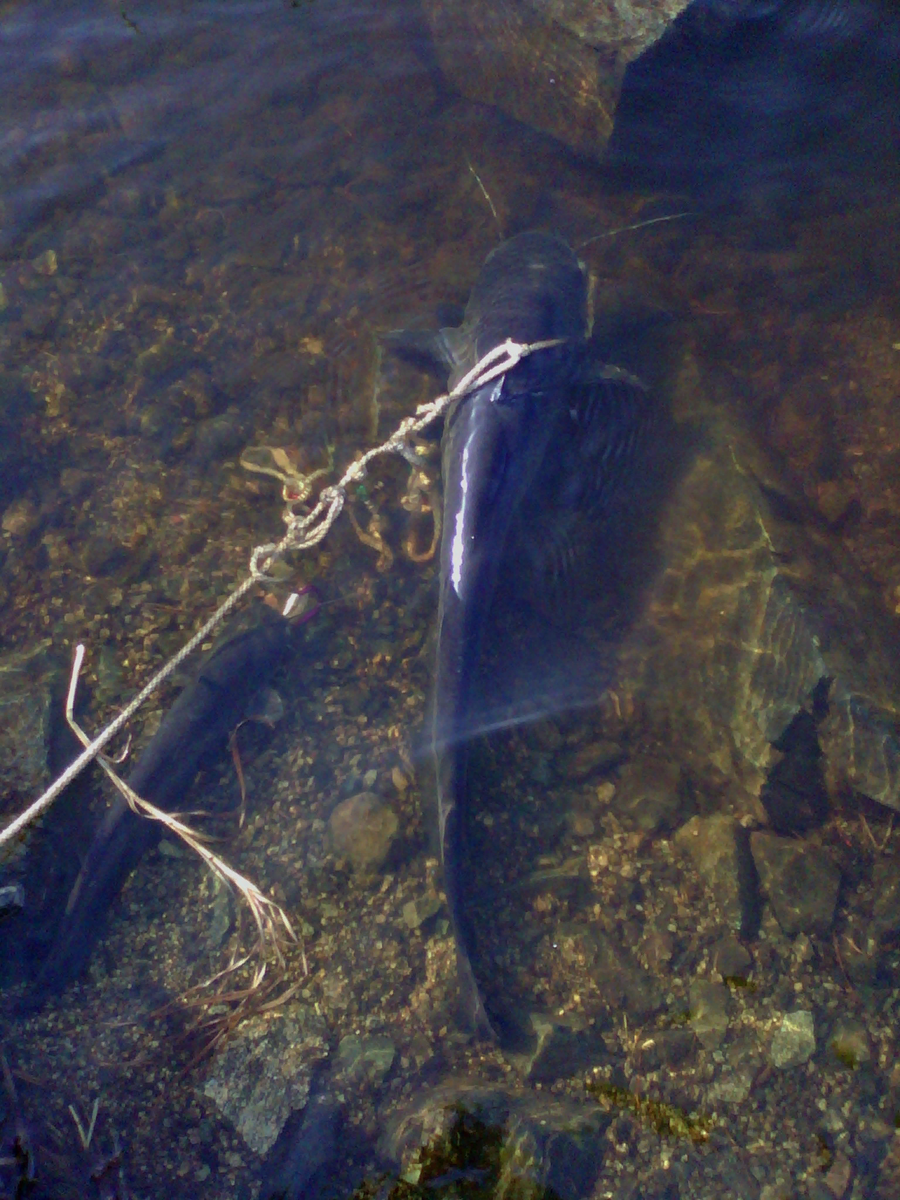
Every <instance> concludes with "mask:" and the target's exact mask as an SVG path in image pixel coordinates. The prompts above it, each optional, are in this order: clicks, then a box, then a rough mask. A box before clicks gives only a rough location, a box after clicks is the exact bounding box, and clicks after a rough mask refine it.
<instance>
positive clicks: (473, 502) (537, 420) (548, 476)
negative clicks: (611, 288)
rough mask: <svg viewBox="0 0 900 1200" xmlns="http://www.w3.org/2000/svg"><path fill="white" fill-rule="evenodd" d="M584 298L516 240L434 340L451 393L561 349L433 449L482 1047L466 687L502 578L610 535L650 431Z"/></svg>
mask: <svg viewBox="0 0 900 1200" xmlns="http://www.w3.org/2000/svg"><path fill="white" fill-rule="evenodd" d="M587 295H588V292H587V278H586V274H585V272H584V270H583V268H582V266H581V264H580V263H579V262H578V260H577V259H576V257H575V255H574V254H573V253H572V251H571V250H570V249H569V248H568V246H567V245H566V244H565V243H564V242H562V241H561V240H560V239H558V238H556V237H553V236H551V235H549V234H543V233H528V234H522V235H520V236H519V237H516V238H513V239H511V240H509V241H508V242H505V243H503V244H502V245H501V246H500V247H498V249H497V250H495V251H494V252H493V253H492V254H491V255H490V257H489V258H488V259H487V261H486V263H485V265H484V267H483V269H482V272H481V275H480V276H479V279H478V281H477V282H476V284H475V287H474V288H473V291H472V294H471V297H470V300H469V304H468V306H467V309H466V315H465V320H464V323H463V325H462V326H461V327H460V329H458V330H453V331H444V333H443V334H442V335H441V346H442V349H443V353H444V355H445V359H446V360H447V363H448V365H449V366H450V368H451V372H450V381H451V383H453V382H454V381H455V379H457V378H459V377H460V376H461V375H462V373H463V372H465V371H466V370H468V369H469V368H470V367H471V366H472V365H474V363H475V362H477V361H478V360H479V359H480V358H481V357H482V356H483V355H485V354H486V353H487V352H488V351H490V350H491V349H493V348H494V347H495V346H497V345H499V344H501V343H502V342H503V341H505V340H506V339H507V338H511V339H513V340H515V341H519V342H524V343H531V342H535V341H542V340H546V339H553V338H561V339H563V344H562V345H560V346H558V347H555V348H552V349H547V350H542V351H539V352H537V353H535V354H534V355H533V356H531V357H530V358H528V359H526V360H525V361H524V362H522V363H521V364H520V365H519V366H517V367H516V368H515V369H513V370H512V371H510V372H508V373H507V374H506V375H505V376H502V377H501V378H500V379H498V380H495V381H493V382H492V383H490V384H487V385H485V386H484V387H482V388H480V389H478V390H477V391H475V392H473V393H471V394H469V395H467V396H464V397H463V398H461V399H460V400H459V401H457V402H456V404H455V406H454V407H453V408H452V409H451V410H450V412H449V414H448V417H447V420H446V423H445V430H444V435H443V442H442V473H443V486H444V507H443V533H442V541H441V560H440V602H439V614H438V637H437V654H436V668H435V682H434V697H433V718H432V719H433V725H432V744H433V750H434V758H435V770H436V781H437V819H438V831H439V842H440V852H441V858H442V863H443V869H444V884H445V889H446V893H447V899H448V904H449V908H450V913H451V917H452V921H453V926H454V930H455V933H456V939H457V948H458V960H459V975H460V985H461V992H462V1001H463V1006H464V1009H465V1010H466V1013H467V1016H468V1018H469V1021H470V1023H471V1024H473V1025H474V1027H475V1030H476V1032H477V1033H479V1034H480V1035H482V1036H488V1037H493V1036H494V1032H495V1030H494V1026H495V1024H496V1022H495V1020H492V1018H491V1016H489V1014H488V1012H487V1010H486V1008H485V1005H484V1001H483V998H482V993H481V990H480V989H479V987H478V984H477V982H476V979H475V974H474V971H473V967H472V959H471V952H472V932H471V927H470V922H469V918H468V915H467V912H466V898H467V892H468V891H469V888H468V887H467V867H466V847H465V841H466V837H465V828H466V819H467V815H466V808H467V791H468V789H467V769H468V753H469V752H468V744H469V741H470V739H471V737H472V736H474V735H475V734H477V733H478V732H479V726H478V720H477V719H476V718H475V717H474V715H473V714H474V708H475V705H476V699H475V697H476V690H477V683H476V679H477V676H478V673H479V666H480V661H481V658H482V651H483V646H484V639H485V631H486V629H487V625H488V620H489V616H490V612H491V608H492V605H493V603H494V599H495V596H496V594H497V591H498V586H499V585H500V583H501V582H502V580H503V577H504V576H505V575H506V574H508V573H509V572H510V571H517V572H520V571H521V561H522V560H523V559H525V560H528V559H530V560H531V562H532V564H533V567H534V570H533V575H534V577H535V578H540V577H541V576H542V575H543V576H544V577H545V578H544V583H545V584H546V588H547V589H552V586H553V583H554V581H557V582H558V580H559V578H560V576H561V575H563V574H565V570H566V563H567V562H568V561H570V560H571V559H572V558H574V557H576V556H575V555H574V553H571V551H572V547H573V543H574V533H575V530H576V529H577V528H578V527H579V525H580V524H583V522H584V520H585V518H588V519H589V520H591V521H593V522H594V525H595V526H597V522H598V520H601V521H602V520H604V519H605V520H606V521H607V523H610V522H612V523H613V524H614V523H615V511H616V508H617V505H619V503H620V501H621V498H622V496H623V495H625V494H626V493H627V492H628V488H627V487H625V486H623V482H624V480H625V477H626V475H627V472H628V469H629V466H630V464H631V462H632V460H633V458H634V451H635V447H636V446H637V445H638V444H639V443H640V442H641V440H642V439H643V436H644V432H645V430H646V428H647V426H648V424H649V421H648V413H649V412H650V408H651V406H650V402H649V397H648V395H647V393H646V390H645V389H644V388H643V387H642V385H641V384H640V383H639V382H638V381H637V380H635V379H634V378H633V377H631V376H629V375H627V374H626V373H625V372H623V371H618V370H616V369H615V368H608V367H606V366H605V365H604V364H603V363H601V362H598V361H596V357H595V355H594V353H593V350H592V347H591V345H590V343H589V340H588V303H587ZM542 586H543V585H542ZM535 715H538V714H535ZM481 728H484V726H481Z"/></svg>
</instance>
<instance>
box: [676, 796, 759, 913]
mask: <svg viewBox="0 0 900 1200" xmlns="http://www.w3.org/2000/svg"><path fill="white" fill-rule="evenodd" d="M675 843H676V845H677V846H679V847H680V849H682V850H684V851H685V852H686V853H688V854H690V856H691V858H692V859H693V860H694V863H695V864H696V867H697V870H698V872H699V873H700V875H701V877H702V878H703V880H704V881H705V882H706V884H707V886H708V887H709V888H710V890H711V891H712V893H713V895H714V896H715V898H716V901H717V902H718V904H719V906H720V908H721V909H722V914H723V916H724V917H725V919H726V921H727V922H728V924H729V925H730V926H731V927H732V928H733V929H735V930H741V929H749V928H750V927H751V925H752V924H753V920H754V916H755V896H754V894H753V881H752V879H751V877H750V872H751V869H750V866H749V862H748V850H747V845H746V836H745V835H744V831H743V830H742V829H741V827H740V825H739V824H738V822H737V821H735V820H734V819H733V818H732V817H729V816H725V815H724V814H723V815H719V816H712V817H691V819H690V821H688V822H687V823H686V824H685V825H682V827H681V828H680V829H679V830H678V832H677V834H676V835H675Z"/></svg>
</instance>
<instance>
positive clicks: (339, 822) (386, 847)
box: [328, 792, 400, 873]
mask: <svg viewBox="0 0 900 1200" xmlns="http://www.w3.org/2000/svg"><path fill="white" fill-rule="evenodd" d="M399 827H400V823H399V821H398V820H397V814H396V813H395V812H394V810H393V809H392V808H391V806H390V805H389V804H387V803H386V802H385V801H383V800H381V799H380V798H379V797H378V796H376V795H375V794H374V792H360V793H359V794H358V795H356V796H350V797H349V798H348V799H347V800H342V801H341V803H340V804H339V805H338V806H337V808H336V809H335V810H334V812H333V813H332V814H331V817H330V819H329V821H328V829H329V832H330V834H331V842H332V845H333V846H334V849H335V852H336V853H337V854H339V855H341V856H343V857H345V858H348V859H349V860H350V862H351V863H352V864H353V866H354V867H355V868H356V869H357V870H358V871H361V872H363V873H366V872H373V871H377V870H378V869H379V868H380V867H382V866H384V864H385V863H386V862H387V861H388V859H389V858H390V855H391V851H392V849H393V848H394V845H395V842H396V838H397V831H398V829H399Z"/></svg>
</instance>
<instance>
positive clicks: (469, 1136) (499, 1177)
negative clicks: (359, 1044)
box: [379, 1080, 612, 1200]
mask: <svg viewBox="0 0 900 1200" xmlns="http://www.w3.org/2000/svg"><path fill="white" fill-rule="evenodd" d="M611 1120H612V1118H611V1117H610V1116H609V1115H608V1114H607V1113H606V1112H604V1111H603V1109H602V1108H601V1107H600V1106H599V1105H598V1104H596V1103H592V1102H591V1103H585V1104H577V1103H574V1102H572V1101H568V1100H564V1099H561V1098H557V1097H553V1096H550V1095H546V1094H542V1093H539V1092H534V1091H531V1090H529V1089H525V1088H523V1089H511V1088H510V1089H506V1088H504V1089H500V1088H492V1087H488V1086H480V1085H478V1084H477V1083H474V1084H473V1083H471V1082H465V1081H462V1080H450V1081H448V1082H446V1083H444V1084H442V1085H441V1086H439V1087H436V1088H432V1089H429V1090H428V1091H427V1092H425V1093H423V1094H421V1095H419V1096H417V1097H416V1098H415V1099H414V1100H413V1101H412V1103H409V1104H406V1105H405V1106H404V1107H403V1108H402V1109H400V1110H399V1111H397V1112H395V1113H394V1114H393V1116H392V1118H391V1119H390V1120H389V1123H388V1129H387V1132H386V1133H385V1136H384V1137H383V1138H382V1140H381V1143H380V1146H379V1149H380V1151H381V1153H382V1154H383V1155H384V1156H385V1157H386V1158H387V1159H389V1160H391V1161H393V1162H394V1163H396V1164H397V1166H398V1168H399V1170H400V1172H401V1177H402V1178H403V1179H404V1180H405V1181H406V1182H407V1183H410V1184H413V1185H419V1186H420V1187H427V1186H428V1185H429V1184H430V1183H432V1182H434V1183H435V1184H436V1183H437V1181H438V1180H442V1181H443V1180H446V1179H448V1177H454V1176H455V1177H457V1178H473V1179H478V1181H479V1185H480V1187H479V1191H480V1194H483V1195H492V1196H494V1197H504V1198H507V1200H512V1198H513V1197H515V1198H516V1200H538V1198H539V1197H545V1196H548V1195H555V1196H557V1197H559V1200H579V1198H580V1197H582V1196H587V1195H590V1194H591V1192H592V1189H593V1187H594V1184H595V1182H596V1180H597V1177H598V1175H599V1173H600V1168H601V1166H602V1163H603V1157H604V1152H605V1148H606V1139H605V1133H606V1130H607V1128H608V1126H609V1124H610V1123H611ZM451 1172H452V1176H451V1174H450V1173H451Z"/></svg>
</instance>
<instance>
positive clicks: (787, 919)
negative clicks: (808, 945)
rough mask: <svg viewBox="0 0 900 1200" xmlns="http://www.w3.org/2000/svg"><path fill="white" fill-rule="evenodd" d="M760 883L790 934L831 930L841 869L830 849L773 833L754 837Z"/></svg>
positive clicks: (784, 927)
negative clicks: (830, 853)
mask: <svg viewBox="0 0 900 1200" xmlns="http://www.w3.org/2000/svg"><path fill="white" fill-rule="evenodd" d="M750 845H751V847H752V850H753V861H754V862H755V863H756V868H757V870H758V871H759V878H760V883H761V886H762V888H763V891H764V893H765V895H766V896H767V898H768V901H769V903H770V904H771V906H772V910H773V912H774V913H775V916H776V917H777V919H778V923H779V925H780V926H781V928H782V929H783V930H784V932H785V933H787V934H796V933H816V934H819V935H820V936H821V935H824V934H827V933H828V931H829V930H830V928H831V926H832V923H833V921H834V910H835V905H836V903H837V898H838V891H839V889H840V885H841V873H840V870H839V869H838V867H837V866H836V865H835V862H834V860H833V859H832V858H831V857H830V855H829V854H828V853H827V851H823V850H821V849H819V848H817V847H815V846H808V845H805V844H804V843H803V842H798V841H792V840H789V839H786V838H781V837H778V836H777V835H775V834H770V833H754V834H752V835H751V838H750Z"/></svg>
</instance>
